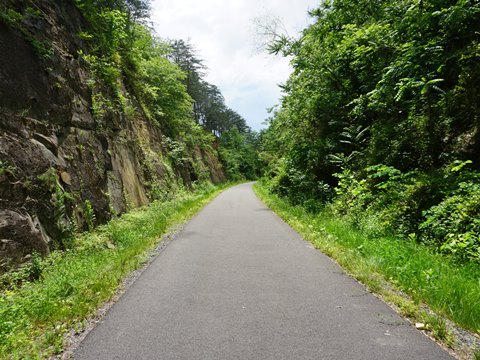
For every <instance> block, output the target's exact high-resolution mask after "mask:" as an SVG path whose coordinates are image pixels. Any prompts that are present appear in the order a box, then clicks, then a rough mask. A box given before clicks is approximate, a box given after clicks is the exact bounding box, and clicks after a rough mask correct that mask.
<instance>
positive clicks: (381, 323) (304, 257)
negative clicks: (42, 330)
mask: <svg viewBox="0 0 480 360" xmlns="http://www.w3.org/2000/svg"><path fill="white" fill-rule="evenodd" d="M74 358H75V359H92V360H93V359H95V360H103V359H205V360H213V359H221V360H228V359H239V360H244V359H259V360H261V359H275V360H279V359H288V360H296V359H336V360H337V359H338V360H348V359H356V360H358V359H365V360H374V359H379V360H388V359H409V360H418V359H432V360H443V359H452V358H451V357H450V356H449V355H448V354H447V353H446V352H444V351H443V350H442V349H441V348H440V347H438V346H437V345H436V344H434V343H433V342H432V341H431V340H429V339H428V338H427V337H425V336H424V335H423V334H422V333H420V332H419V331H417V330H416V329H414V328H413V327H412V326H410V325H408V324H407V323H406V322H405V321H404V320H402V319H401V318H400V317H399V316H398V315H397V314H396V313H395V312H393V311H392V310H391V309H390V308H389V307H388V306H386V305H385V304H384V303H383V302H381V301H380V300H378V299H377V298H376V297H374V296H372V295H371V294H369V293H368V292H367V291H366V290H365V289H364V288H363V287H362V286H361V285H359V284H358V283H357V282H355V281H354V280H352V279H351V278H349V277H348V276H346V275H345V274H344V273H343V272H342V270H341V269H340V268H339V267H338V266H337V265H335V264H334V263H333V262H332V261H331V260H329V259H328V258H327V257H326V256H324V255H323V254H321V253H320V252H318V251H316V250H314V249H313V248H312V247H311V246H310V245H309V244H308V243H307V242H306V241H304V240H302V239H301V238H300V236H299V235H298V234H297V233H295V232H294V231H293V230H292V229H291V228H290V227H289V226H288V225H286V224H285V223H284V222H283V221H282V220H280V219H279V218H278V217H277V216H276V215H275V214H274V213H273V212H271V211H270V210H269V209H268V208H266V207H265V205H263V204H262V203H261V202H260V200H258V199H257V198H256V197H255V195H254V193H253V192H252V189H251V184H244V185H239V186H236V187H234V188H232V189H230V190H227V191H225V192H224V193H222V194H221V195H220V196H219V197H218V198H217V199H216V200H214V201H213V202H212V203H211V204H210V205H208V206H207V207H206V208H205V209H204V210H203V211H202V212H201V213H200V214H199V215H197V216H196V217H195V218H194V219H193V220H191V221H190V222H189V223H188V225H186V226H185V228H184V230H183V231H182V232H181V233H180V234H179V235H178V237H177V238H176V239H175V240H174V241H173V242H172V243H170V244H169V245H168V247H167V248H166V249H165V250H164V251H163V252H162V253H161V254H160V255H159V256H158V258H157V259H156V260H155V261H154V262H153V263H152V264H151V265H150V267H149V268H148V269H147V270H146V271H145V272H144V273H143V274H142V275H141V277H140V278H139V279H138V280H137V281H136V282H135V283H134V284H133V285H132V286H131V287H130V288H129V289H128V291H127V292H126V293H125V294H124V295H123V296H122V297H121V299H120V300H119V301H118V303H117V304H115V306H114V307H113V308H112V309H111V310H110V311H109V312H108V314H107V316H106V317H105V319H104V321H103V322H102V323H101V324H100V325H99V326H97V327H96V328H95V329H94V330H93V331H92V332H91V333H90V334H89V335H88V336H87V338H86V339H85V340H84V342H83V343H82V344H81V345H80V347H79V349H78V350H77V351H76V353H75V356H74Z"/></svg>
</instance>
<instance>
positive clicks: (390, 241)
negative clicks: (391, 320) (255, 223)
mask: <svg viewBox="0 0 480 360" xmlns="http://www.w3.org/2000/svg"><path fill="white" fill-rule="evenodd" d="M254 188H255V191H256V193H257V194H258V195H259V197H260V198H261V199H262V200H263V201H264V202H265V203H266V204H267V205H268V206H269V207H270V208H272V210H274V211H275V212H276V213H278V214H279V215H280V217H282V218H283V219H284V220H285V221H286V222H288V223H289V224H290V225H291V226H292V227H293V228H294V229H295V230H297V231H298V232H299V233H300V234H302V236H303V237H304V238H305V239H307V240H309V241H310V242H312V243H313V244H314V245H315V246H316V247H317V248H318V249H320V250H321V251H322V252H324V253H325V254H327V255H329V256H330V257H332V258H333V259H335V260H336V261H337V262H338V263H339V264H340V265H341V266H342V267H343V268H345V269H346V270H347V271H348V272H349V273H350V274H352V276H354V277H356V278H357V279H358V280H360V281H361V282H362V283H364V284H365V285H366V286H367V287H368V288H369V289H370V290H371V291H373V292H376V293H379V294H380V295H382V296H384V298H385V299H386V300H387V301H389V302H392V303H394V304H395V305H396V306H397V307H398V308H399V309H400V311H401V312H402V313H403V314H404V315H406V316H409V317H411V318H413V319H417V320H424V321H425V322H427V325H428V326H429V328H430V330H431V333H432V335H433V336H435V337H437V338H438V339H440V340H444V343H446V344H447V345H449V342H451V340H450V339H449V336H448V335H449V334H447V333H446V331H447V330H446V329H445V323H444V321H442V320H441V319H439V318H438V317H437V318H436V317H435V316H427V315H425V314H424V313H423V312H422V311H421V310H420V307H419V306H418V305H419V304H422V303H424V304H427V305H428V307H429V308H430V309H432V310H433V311H434V312H435V313H437V314H438V315H440V316H444V317H447V318H449V319H450V320H452V321H454V322H455V323H457V324H458V325H460V326H461V327H464V328H466V329H468V330H470V331H472V332H475V333H477V334H479V333H480V268H479V266H478V264H474V263H472V264H463V265H460V264H458V263H455V262H453V261H451V259H449V258H447V257H445V256H442V255H440V254H436V253H434V252H433V251H432V250H431V249H429V248H428V247H426V246H424V245H421V244H418V243H415V242H414V241H406V240H400V239H397V238H394V237H378V238H375V239H371V238H369V237H367V236H366V235H365V234H363V233H362V232H360V231H359V230H358V229H356V228H354V227H353V226H351V225H350V224H348V222H347V221H346V220H343V219H339V218H335V217H332V216H331V215H330V214H328V213H326V211H323V212H321V213H318V214H311V213H308V212H307V211H306V210H305V209H303V208H302V207H298V206H292V205H290V204H289V203H287V201H285V200H283V199H281V198H279V197H277V196H275V195H272V194H270V193H268V191H267V190H266V189H265V188H263V187H262V186H261V184H258V183H257V184H256V185H255V187H254ZM389 288H390V290H389ZM394 289H399V290H401V291H402V292H404V293H406V294H408V296H409V298H405V297H404V296H399V295H398V292H395V291H394Z"/></svg>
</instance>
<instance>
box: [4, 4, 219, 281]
mask: <svg viewBox="0 0 480 360" xmlns="http://www.w3.org/2000/svg"><path fill="white" fill-rule="evenodd" d="M32 3H34V4H35V6H36V8H35V16H30V15H28V11H27V10H28V9H27V8H26V7H24V6H23V5H22V2H11V4H10V6H14V7H16V11H18V12H19V13H21V14H23V18H22V20H21V23H20V25H18V24H17V25H16V26H12V24H10V23H8V21H6V20H5V19H4V18H1V17H0V49H1V51H0V273H1V272H2V271H4V270H6V269H8V268H9V267H11V266H12V265H13V264H16V263H20V262H22V261H24V260H25V259H28V257H29V256H30V254H31V253H32V252H38V253H39V254H47V253H48V252H49V251H50V250H51V249H52V248H57V247H59V248H61V247H64V246H66V241H68V238H69V236H70V235H71V234H72V233H73V232H74V231H79V230H85V229H87V228H88V227H89V226H90V225H91V224H100V223H104V222H106V221H107V220H108V219H110V217H111V216H112V214H119V213H122V212H124V211H126V210H128V209H129V208H133V207H138V206H143V205H146V204H147V203H148V202H149V201H151V200H153V199H162V198H166V197H168V194H169V193H171V192H172V191H174V190H175V188H177V187H178V186H186V187H188V186H190V184H191V182H192V181H194V180H197V179H198V178H210V180H212V181H214V182H218V181H221V180H223V179H224V175H223V171H222V168H221V166H220V164H219V162H218V160H217V158H216V154H215V153H214V152H213V151H208V150H205V149H199V148H196V149H190V150H188V151H190V154H189V159H190V160H189V161H188V162H185V161H184V162H182V163H176V162H175V161H174V160H172V159H171V158H169V153H168V146H167V144H166V143H165V141H164V140H165V137H164V135H163V134H162V130H161V128H159V127H158V126H156V125H153V124H151V123H150V122H149V121H148V120H147V119H146V117H145V116H144V115H143V113H142V112H141V111H140V110H139V108H140V107H139V106H136V105H135V101H134V100H133V99H130V101H131V104H132V106H133V107H134V108H136V109H137V110H136V111H135V112H134V114H130V115H129V116H127V115H125V114H123V113H121V112H115V111H106V112H105V113H103V114H102V116H94V115H93V112H92V90H91V88H90V87H89V86H88V80H89V79H90V78H91V74H90V73H89V71H88V69H87V67H86V66H85V64H83V63H82V60H81V58H80V57H79V56H78V50H80V49H82V47H83V46H84V44H83V43H82V41H81V40H80V39H79V38H77V37H76V36H75V35H74V34H78V33H79V32H80V31H82V29H83V28H84V27H85V21H84V20H83V19H82V16H81V14H80V13H79V12H78V10H77V9H76V8H75V6H74V5H73V2H70V1H47V0H42V1H35V2H32ZM38 44H40V45H38ZM45 44H48V48H45V46H46V45H45ZM6 49H8V50H6ZM45 51H48V56H46V55H45V53H44V52H45Z"/></svg>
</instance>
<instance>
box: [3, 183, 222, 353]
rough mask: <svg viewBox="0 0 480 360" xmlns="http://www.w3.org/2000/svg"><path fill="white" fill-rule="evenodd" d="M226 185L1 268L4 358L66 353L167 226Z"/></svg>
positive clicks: (130, 216) (178, 221)
mask: <svg viewBox="0 0 480 360" xmlns="http://www.w3.org/2000/svg"><path fill="white" fill-rule="evenodd" d="M227 187H229V185H222V186H219V187H213V186H211V187H205V188H204V189H202V190H199V191H196V192H194V193H183V194H180V195H179V196H177V198H175V199H174V200H172V201H169V202H164V203H160V202H154V203H152V204H151V205H149V206H148V207H145V208H141V209H136V210H133V211H131V212H129V213H127V214H124V215H123V216H121V217H119V218H117V219H114V220H112V221H110V222H109V223H108V224H106V225H103V226H101V227H98V228H97V229H96V230H94V231H93V232H89V233H84V234H81V235H79V236H78V237H77V238H76V239H75V242H74V246H73V248H72V249H70V250H68V251H64V252H53V253H52V254H51V255H50V256H49V257H47V258H46V259H43V260H41V259H39V258H34V261H32V263H31V264H30V265H29V266H26V267H24V268H23V269H21V270H20V271H17V272H15V273H9V274H7V275H4V276H3V277H2V280H3V289H2V290H0V358H1V359H42V358H48V357H50V356H52V355H54V354H58V353H61V352H62V351H63V346H64V341H65V336H64V335H65V334H66V333H67V332H68V331H69V330H70V329H72V328H79V330H81V328H82V326H83V325H82V324H83V320H84V319H85V318H87V317H89V316H92V315H93V314H94V313H95V312H96V310H97V309H98V308H99V307H100V306H101V305H102V304H103V303H105V302H106V301H107V300H109V299H110V298H111V297H112V295H114V294H115V292H116V290H117V288H118V286H119V285H120V284H121V282H122V280H123V279H124V278H125V276H126V275H127V274H129V273H130V272H132V271H133V270H135V269H137V268H139V267H140V266H141V265H142V263H143V262H145V261H146V259H147V256H146V255H147V254H148V252H149V250H152V249H153V248H154V247H155V245H156V244H157V243H158V242H159V241H160V237H161V236H162V235H163V234H165V233H166V231H167V229H168V228H169V227H172V226H174V225H178V224H181V223H183V222H185V221H186V220H188V219H189V218H191V217H192V216H193V215H194V214H196V213H197V212H198V211H199V210H200V209H201V208H202V207H203V206H205V205H206V204H207V203H209V202H210V201H211V200H212V199H213V198H214V197H215V196H217V195H218V194H219V193H220V192H221V191H223V190H224V189H225V188H227ZM29 277H30V278H32V277H35V278H37V280H34V281H28V280H26V279H27V278H29Z"/></svg>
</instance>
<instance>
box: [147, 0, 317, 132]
mask: <svg viewBox="0 0 480 360" xmlns="http://www.w3.org/2000/svg"><path fill="white" fill-rule="evenodd" d="M318 4H319V0H261V1H259V0H229V1H225V0H201V1H199V0H152V2H151V5H152V16H151V20H152V22H153V25H154V28H155V30H156V33H157V35H158V36H160V37H162V38H165V39H183V40H188V41H189V42H190V43H191V44H192V45H193V46H194V48H195V49H196V51H197V55H198V57H199V58H200V59H203V60H204V64H205V65H206V66H207V68H208V71H207V75H206V80H207V81H208V82H209V83H211V84H214V85H216V86H218V87H219V88H220V91H221V92H222V94H223V96H224V97H225V103H226V105H227V106H228V107H230V108H232V109H233V110H235V111H236V112H237V113H239V114H240V115H241V116H243V117H244V118H245V120H246V121H247V124H248V125H249V126H250V127H251V128H252V129H253V130H260V129H261V128H264V127H265V126H266V125H264V124H262V123H263V122H264V121H265V119H266V118H267V117H268V116H269V115H268V113H267V109H268V108H271V107H272V106H274V105H276V104H278V103H279V99H280V97H281V90H280V88H279V87H278V84H281V83H284V82H285V81H286V80H287V79H288V75H289V74H290V72H291V69H290V66H289V60H288V59H287V58H283V57H282V56H280V55H277V56H275V55H269V54H267V53H266V52H265V51H263V52H262V51H259V50H258V36H256V35H255V34H256V33H257V32H256V30H255V29H256V26H255V25H254V19H256V18H261V19H265V18H267V19H268V18H278V19H280V20H281V21H282V23H283V26H284V28H285V30H286V31H287V33H288V35H290V36H297V35H298V34H299V33H300V32H301V30H302V29H304V28H305V27H306V26H307V25H308V24H309V23H310V22H311V19H310V17H309V16H308V14H307V11H308V10H309V9H313V8H315V7H316V6H317V5H318ZM256 39H257V40H256Z"/></svg>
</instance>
